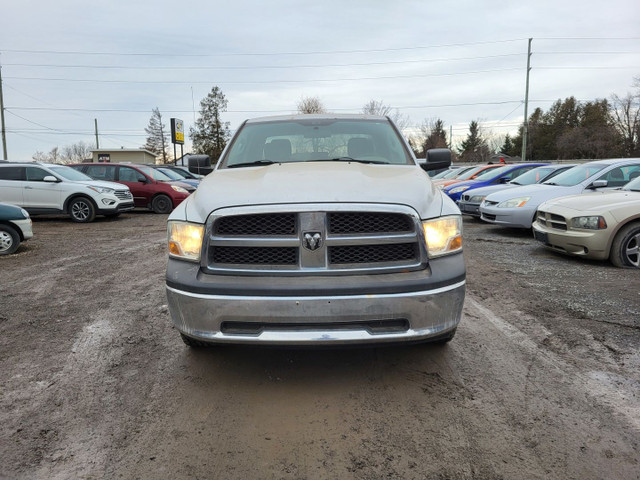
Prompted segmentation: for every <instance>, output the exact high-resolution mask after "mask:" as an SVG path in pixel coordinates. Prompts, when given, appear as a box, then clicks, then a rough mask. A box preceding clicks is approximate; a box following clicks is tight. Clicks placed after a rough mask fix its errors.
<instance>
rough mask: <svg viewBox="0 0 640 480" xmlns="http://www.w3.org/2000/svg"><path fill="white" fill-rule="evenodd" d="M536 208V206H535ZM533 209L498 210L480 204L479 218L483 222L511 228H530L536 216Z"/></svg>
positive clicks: (494, 207) (525, 207)
mask: <svg viewBox="0 0 640 480" xmlns="http://www.w3.org/2000/svg"><path fill="white" fill-rule="evenodd" d="M535 207H537V205H536V206H535ZM535 207H533V208H530V207H528V206H524V207H520V208H498V207H496V206H487V205H485V204H484V203H482V204H480V209H479V211H480V218H481V219H482V220H484V221H485V222H489V223H493V224H495V225H503V226H505V227H513V228H531V224H532V222H533V219H534V215H535V214H536V210H535Z"/></svg>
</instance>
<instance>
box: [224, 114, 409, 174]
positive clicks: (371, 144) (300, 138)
mask: <svg viewBox="0 0 640 480" xmlns="http://www.w3.org/2000/svg"><path fill="white" fill-rule="evenodd" d="M350 159H351V160H358V161H363V162H367V163H385V164H395V165H413V161H412V159H411V156H410V154H409V153H408V152H407V150H406V149H405V147H404V144H403V142H402V140H401V138H400V137H399V135H398V134H397V133H396V131H395V130H394V128H393V127H392V126H391V124H390V123H389V122H387V121H385V120H359V119H336V118H310V119H308V120H307V119H299V120H291V121H271V122H263V123H247V124H245V125H244V127H243V128H242V129H241V130H240V132H239V133H238V134H237V136H236V137H235V138H234V140H233V143H232V144H231V146H230V148H229V150H228V151H227V153H226V155H225V157H224V158H223V160H222V163H221V168H230V167H234V166H240V165H269V164H271V163H285V162H309V161H321V160H326V161H329V160H339V161H348V160H350Z"/></svg>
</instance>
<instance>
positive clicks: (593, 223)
mask: <svg viewBox="0 0 640 480" xmlns="http://www.w3.org/2000/svg"><path fill="white" fill-rule="evenodd" d="M571 227H573V228H584V229H587V230H602V229H605V228H607V222H606V221H605V219H604V217H600V216H591V217H575V218H572V219H571Z"/></svg>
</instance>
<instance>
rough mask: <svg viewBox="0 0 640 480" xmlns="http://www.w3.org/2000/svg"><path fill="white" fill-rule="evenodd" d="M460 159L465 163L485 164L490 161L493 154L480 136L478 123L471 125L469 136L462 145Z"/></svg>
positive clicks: (474, 122)
mask: <svg viewBox="0 0 640 480" xmlns="http://www.w3.org/2000/svg"><path fill="white" fill-rule="evenodd" d="M459 152H460V157H461V159H462V160H463V161H464V162H477V163H484V162H487V161H489V158H490V157H491V152H490V150H489V146H488V145H487V142H486V140H485V139H484V138H482V135H481V134H480V126H479V125H478V122H477V121H475V120H472V121H471V123H470V124H469V135H467V138H466V139H465V140H464V141H463V142H462V144H461V145H460V149H459Z"/></svg>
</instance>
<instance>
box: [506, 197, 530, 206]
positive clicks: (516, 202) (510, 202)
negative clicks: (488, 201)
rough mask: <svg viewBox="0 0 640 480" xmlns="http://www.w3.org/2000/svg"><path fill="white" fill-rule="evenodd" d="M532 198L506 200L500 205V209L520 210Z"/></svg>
mask: <svg viewBox="0 0 640 480" xmlns="http://www.w3.org/2000/svg"><path fill="white" fill-rule="evenodd" d="M530 198H531V197H518V198H511V199H509V200H505V201H504V202H500V203H499V204H498V208H520V207H522V206H524V204H525V203H527V202H528V201H529V199H530Z"/></svg>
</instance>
